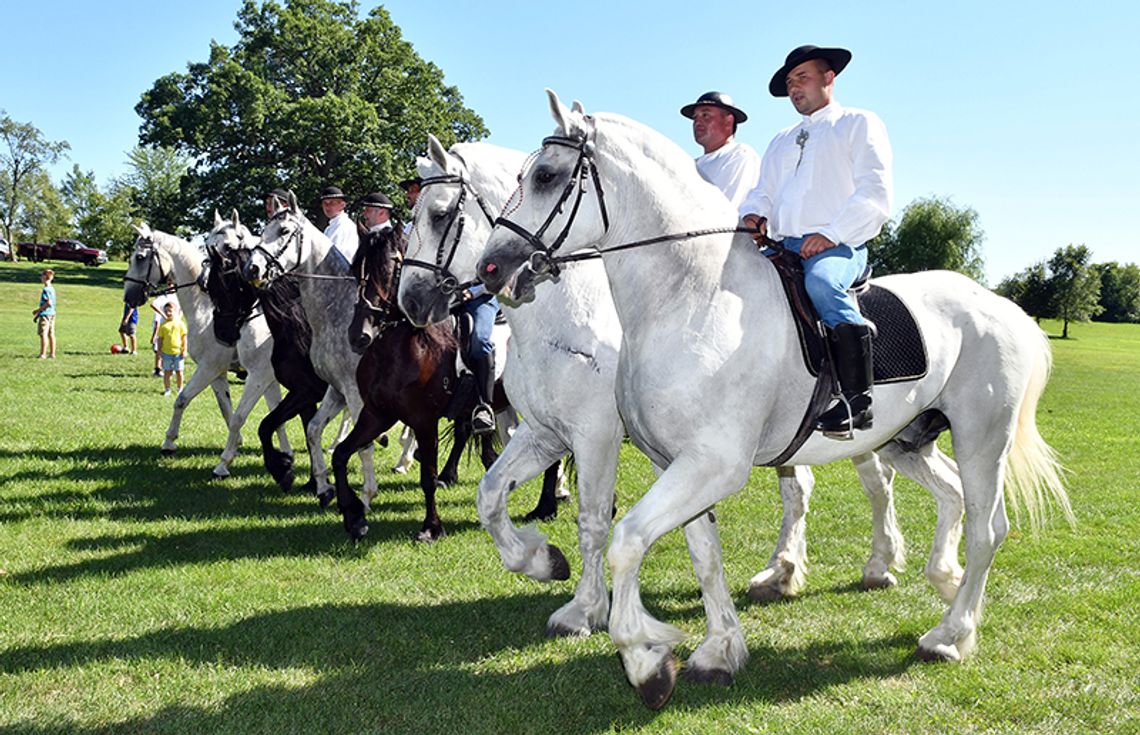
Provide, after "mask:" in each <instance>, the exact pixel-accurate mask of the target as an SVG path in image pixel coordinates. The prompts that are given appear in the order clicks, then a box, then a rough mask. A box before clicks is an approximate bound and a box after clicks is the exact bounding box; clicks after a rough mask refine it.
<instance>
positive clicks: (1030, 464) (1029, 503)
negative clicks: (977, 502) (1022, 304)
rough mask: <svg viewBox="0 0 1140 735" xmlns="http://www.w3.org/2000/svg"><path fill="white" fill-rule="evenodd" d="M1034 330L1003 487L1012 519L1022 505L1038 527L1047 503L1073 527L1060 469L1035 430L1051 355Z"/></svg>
mask: <svg viewBox="0 0 1140 735" xmlns="http://www.w3.org/2000/svg"><path fill="white" fill-rule="evenodd" d="M1036 331H1037V334H1038V335H1039V339H1038V341H1037V343H1036V345H1035V347H1036V352H1037V355H1036V357H1037V359H1036V360H1035V361H1034V365H1033V372H1032V374H1031V375H1030V376H1029V385H1027V386H1026V389H1025V394H1024V396H1023V397H1022V399H1021V408H1020V410H1019V411H1018V416H1017V426H1016V429H1015V431H1014V437H1013V446H1012V447H1011V448H1010V451H1009V457H1008V466H1007V469H1006V477H1005V480H1006V488H1007V489H1008V490H1009V491H1010V492H1009V498H1010V500H1011V503H1010V504H1011V505H1012V506H1013V511H1014V518H1015V520H1018V521H1020V510H1021V507H1022V506H1024V507H1025V509H1026V511H1027V512H1028V514H1029V523H1030V526H1031V527H1033V528H1040V527H1041V526H1042V524H1043V523H1044V520H1045V511H1046V507H1047V504H1048V503H1049V502H1050V501H1051V502H1052V503H1054V504H1055V505H1057V506H1058V507H1060V509H1061V511H1062V512H1063V513H1064V514H1065V519H1066V520H1068V522H1069V524H1070V525H1075V524H1076V517H1075V516H1074V515H1073V507H1072V505H1070V504H1069V496H1068V494H1067V493H1066V492H1065V485H1064V482H1063V481H1062V479H1061V474H1062V472H1063V471H1064V468H1063V467H1062V466H1061V463H1060V462H1059V461H1058V460H1057V453H1056V452H1055V451H1054V450H1053V448H1052V447H1050V446H1049V445H1048V444H1046V443H1045V440H1044V439H1043V438H1042V437H1041V433H1040V432H1039V431H1038V430H1037V402H1038V400H1039V399H1040V398H1041V394H1042V393H1043V392H1044V391H1045V384H1046V382H1048V380H1049V373H1050V371H1051V370H1052V368H1053V354H1052V350H1051V348H1050V346H1049V338H1048V336H1047V335H1046V334H1045V333H1044V332H1043V331H1041V330H1040V329H1038V330H1036Z"/></svg>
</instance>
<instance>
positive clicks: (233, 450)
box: [214, 364, 280, 479]
mask: <svg viewBox="0 0 1140 735" xmlns="http://www.w3.org/2000/svg"><path fill="white" fill-rule="evenodd" d="M265 367H266V368H269V366H268V364H266V365H265ZM271 386H272V387H273V389H274V390H275V391H276V389H277V381H276V380H274V378H273V371H272V369H264V370H258V371H256V372H251V373H250V374H249V376H248V377H247V378H246V381H245V387H244V388H243V389H242V392H241V399H240V400H238V405H237V409H236V410H234V413H233V416H231V417H230V423H229V438H228V439H227V441H226V446H225V449H223V450H222V456H221V458H220V459H219V461H218V465H217V466H216V467H215V468H214V477H215V478H218V479H221V478H225V477H229V476H230V464H231V463H232V462H233V461H234V457H236V456H237V453H238V449H240V448H241V443H242V442H241V429H242V427H243V426H245V420H246V419H247V418H249V414H250V412H251V411H253V407H254V406H256V405H257V402H258V401H259V400H261V397H262V396H263V395H265V392H266V391H267V390H269V388H270V387H271ZM277 397H278V399H280V394H278V395H277Z"/></svg>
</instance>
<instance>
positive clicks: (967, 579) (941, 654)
mask: <svg viewBox="0 0 1140 735" xmlns="http://www.w3.org/2000/svg"><path fill="white" fill-rule="evenodd" d="M1007 410H1008V409H1007ZM979 413H980V412H979ZM1006 418H1007V422H1006V424H1005V426H1001V425H1000V424H999V423H998V421H996V420H991V421H988V422H987V421H986V420H985V417H981V416H977V417H975V416H965V415H963V416H952V417H950V421H951V426H953V434H952V436H951V440H952V442H953V445H954V455H955V456H956V457H957V458H958V466H959V471H960V472H961V477H962V490H963V495H964V501H965V508H966V528H965V530H966V568H965V571H964V572H963V574H962V581H961V584H960V585H959V587H958V592H957V593H956V594H955V595H954V599H953V601H952V602H951V603H950V607H949V609H947V611H946V613H945V614H944V615H943V616H942V620H941V622H939V623H938V625H936V626H935V627H934V628H933V629H931V630H930V631H928V632H927V633H925V634H924V635H923V636H922V637H921V638H920V639H919V641H918V651H917V653H916V655H917V656H918V657H919V658H920V659H923V660H926V661H960V660H962V659H963V658H965V657H966V656H968V655H969V654H970V653H971V652H972V651H973V649H974V647H975V645H976V642H977V630H978V623H979V622H980V620H981V615H982V597H983V593H984V592H985V587H986V578H987V576H988V574H989V570H990V566H991V565H992V564H993V560H994V556H995V555H996V554H997V549H998V547H999V546H1000V545H1001V543H1002V541H1004V540H1005V537H1006V535H1007V534H1008V533H1009V519H1008V518H1007V517H1006V513H1005V495H1004V492H1003V483H1002V479H1003V477H1004V473H1005V467H1006V459H1007V457H1006V447H1007V446H1008V437H1009V436H1010V435H1011V434H1012V426H1013V420H1012V417H1011V416H1007V417H1006ZM1003 430H1004V431H1003Z"/></svg>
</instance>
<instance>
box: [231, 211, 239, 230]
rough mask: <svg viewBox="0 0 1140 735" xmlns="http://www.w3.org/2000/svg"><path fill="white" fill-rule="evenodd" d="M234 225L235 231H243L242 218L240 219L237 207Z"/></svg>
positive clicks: (234, 213) (234, 214)
mask: <svg viewBox="0 0 1140 735" xmlns="http://www.w3.org/2000/svg"><path fill="white" fill-rule="evenodd" d="M233 225H234V229H235V230H240V229H241V218H240V217H238V212H237V207H234V210H233Z"/></svg>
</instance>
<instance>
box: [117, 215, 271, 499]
mask: <svg viewBox="0 0 1140 735" xmlns="http://www.w3.org/2000/svg"><path fill="white" fill-rule="evenodd" d="M135 230H136V231H137V232H138V235H139V237H138V239H137V240H136V241H135V251H134V255H133V257H132V258H131V261H130V265H129V266H128V268H127V275H126V276H125V277H124V279H123V299H124V300H125V301H127V303H129V304H131V305H132V306H141V305H143V304H145V303H146V300H147V297H148V296H149V293H150V292H151V291H152V290H154V289H156V288H161V287H163V286H164V285H165V284H166V283H167V281H168V280H171V279H172V280H173V281H174V287H175V289H176V291H175V293H176V294H177V295H178V305H179V306H180V307H181V309H182V314H183V315H185V317H186V326H187V336H186V349H187V352H189V353H190V357H191V358H192V359H193V360H194V363H195V365H196V368H195V370H194V373H193V374H192V375H191V376H190V379H189V380H188V381H187V382H186V385H185V386H184V387H183V388H182V390H181V391H179V393H178V397H177V398H175V399H174V411H173V413H172V414H171V417H170V426H169V427H167V429H166V439H165V441H163V443H162V453H163V454H165V455H170V454H173V453H174V452H175V450H176V449H177V445H176V444H175V441H176V440H177V439H178V430H179V427H180V426H181V424H182V412H183V411H185V410H186V407H187V406H188V405H190V401H192V400H194V397H195V396H197V395H198V394H199V393H201V392H202V391H203V390H204V389H205V388H206V386H207V385H208V386H210V387H212V388H213V389H214V396H215V397H216V398H217V401H218V408H219V409H221V412H222V418H224V419H225V421H226V425H227V426H228V428H229V438H228V439H227V441H226V446H225V448H224V449H223V450H222V456H221V459H220V460H219V462H218V465H217V467H215V468H214V477H219V478H221V477H228V476H229V474H230V469H229V467H230V463H231V462H232V461H233V459H234V457H235V456H237V452H238V448H239V447H241V443H242V439H241V428H242V426H244V425H245V420H246V419H247V418H248V417H249V413H250V411H252V410H253V407H254V406H255V405H256V404H257V401H258V399H260V398H261V397H262V396H265V401H266V403H267V404H268V405H269V407H270V409H272V408H273V407H274V406H276V405H277V404H278V403H280V402H281V391H280V389H279V387H278V385H277V380H276V378H275V377H274V375H273V365H272V362H271V360H270V358H271V356H272V353H273V343H272V340H273V336H272V335H271V334H270V333H269V326H268V325H267V324H266V323H265V317H264V316H261V315H260V314H259V315H258V316H256V317H254V318H252V319H250V320H249V321H248V322H246V324H244V325H243V326H242V329H241V338H240V339H239V340H238V343H237V345H236V347H231V346H229V345H224V344H222V343H221V342H219V341H218V340H217V339H216V338H215V337H214V315H213V311H212V304H211V302H210V297H209V296H208V295H207V294H206V293H205V291H203V290H202V289H201V288H199V287H198V277H199V276H200V275H201V273H202V260H203V258H204V254H203V253H202V252H201V251H200V250H199V249H198V248H197V247H195V246H194V245H192V244H190V243H189V242H187V241H186V240H183V239H182V238H180V237H175V236H174V235H168V234H166V233H165V232H160V231H159V230H152V229H150V227H149V226H148V225H147V224H146V223H143V224H141V225H139V226H138V227H136V228H135ZM235 363H237V364H240V365H241V366H242V367H243V368H244V369H245V370H246V372H247V373H248V375H247V376H246V380H245V387H244V388H243V390H242V393H241V400H240V401H238V406H237V410H236V411H235V410H233V405H232V403H231V401H230V393H229V383H228V381H227V378H226V373H227V372H228V371H229V370H230V368H231V367H233V365H234V364H235ZM277 438H278V441H279V442H280V447H281V451H283V452H285V453H287V454H289V453H292V451H293V450H292V448H291V447H290V446H289V439H288V437H287V436H286V434H285V429H284V427H282V428H279V429H278V431H277Z"/></svg>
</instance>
